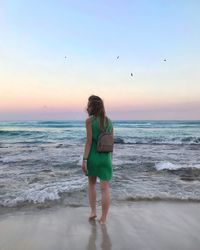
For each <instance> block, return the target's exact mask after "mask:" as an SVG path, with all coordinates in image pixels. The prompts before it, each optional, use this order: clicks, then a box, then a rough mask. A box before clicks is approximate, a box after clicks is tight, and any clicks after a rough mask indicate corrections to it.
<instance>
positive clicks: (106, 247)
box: [87, 220, 112, 250]
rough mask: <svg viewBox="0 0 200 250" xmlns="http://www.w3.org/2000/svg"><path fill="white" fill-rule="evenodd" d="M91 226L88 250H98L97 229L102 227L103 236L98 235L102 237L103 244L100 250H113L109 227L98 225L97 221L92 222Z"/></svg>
mask: <svg viewBox="0 0 200 250" xmlns="http://www.w3.org/2000/svg"><path fill="white" fill-rule="evenodd" d="M90 225H91V233H90V236H89V241H88V245H87V250H96V249H97V247H96V243H97V242H96V241H97V231H98V230H97V227H100V230H101V235H100V234H98V236H99V235H100V236H101V244H100V248H101V249H102V250H111V249H112V243H111V239H110V237H109V234H108V231H107V227H106V225H99V224H98V225H97V222H96V220H94V221H90Z"/></svg>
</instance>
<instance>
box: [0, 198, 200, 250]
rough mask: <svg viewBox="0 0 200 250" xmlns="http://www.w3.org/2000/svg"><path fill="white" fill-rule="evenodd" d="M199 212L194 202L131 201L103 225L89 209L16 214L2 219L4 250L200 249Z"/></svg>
mask: <svg viewBox="0 0 200 250" xmlns="http://www.w3.org/2000/svg"><path fill="white" fill-rule="evenodd" d="M199 211H200V204H199V203H192V202H163V201H162V202H161V201H158V202H144V201H141V202H130V203H126V204H122V205H117V206H114V205H113V206H111V208H110V214H109V218H108V220H107V224H106V225H105V226H101V225H100V224H99V223H98V220H96V221H93V222H89V221H88V219H87V216H88V214H89V209H88V208H87V207H53V208H49V209H43V210H38V211H28V212H27V211H16V212H12V213H7V214H2V215H1V216H0V249H1V250H11V249H15V250H18V249H19V250H25V249H26V250H28V249H29V250H35V249H37V250H38V249H40V250H43V249H48V250H51V249H52V250H53V249H54V250H55V249H57V250H61V249H65V250H66V249H69V250H72V249H88V250H92V249H106V250H110V249H114V250H117V249H119V250H121V249H126V250H129V249H137V250H140V249H148V250H150V249H152V250H156V249H159V250H160V249H162V250H165V249H170V250H173V249H174V250H178V249H181V250H184V249H185V250H189V249H190V250H199V249H200V237H199V235H200V213H199ZM98 215H100V207H99V208H98Z"/></svg>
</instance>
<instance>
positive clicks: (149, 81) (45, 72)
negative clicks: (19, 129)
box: [0, 0, 200, 121]
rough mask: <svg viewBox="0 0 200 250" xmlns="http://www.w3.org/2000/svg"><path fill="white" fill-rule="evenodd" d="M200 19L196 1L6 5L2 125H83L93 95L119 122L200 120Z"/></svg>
mask: <svg viewBox="0 0 200 250" xmlns="http://www.w3.org/2000/svg"><path fill="white" fill-rule="evenodd" d="M199 10H200V1H199V0H189V1H188V0H187V1H185V0H135V1H134V0H123V1H121V0H120V1H118V0H115V1H114V0H112V1H111V0H101V1H100V0H99V1H96V0H93V1H88V0H84V1H82V0H79V1H78V0H69V1H68V0H49V1H45V0H34V1H33V0H32V1H31V0H30V1H27V0H17V1H16V0H0V120H1V121H3V120H54V119H56V120H58V119H61V120H71V119H76V120H82V119H84V118H85V117H86V116H87V114H86V112H85V107H86V105H87V99H88V97H89V96H90V95H91V94H95V95H99V96H100V97H102V99H103V100H104V103H105V107H106V112H107V114H108V115H109V116H110V117H111V118H112V119H120V120H124V119H128V120H135V119H145V120H147V119H200V14H199ZM118 56H119V58H118V59H117V57H118ZM131 73H132V74H133V76H131Z"/></svg>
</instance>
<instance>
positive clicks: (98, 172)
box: [82, 95, 113, 224]
mask: <svg viewBox="0 0 200 250" xmlns="http://www.w3.org/2000/svg"><path fill="white" fill-rule="evenodd" d="M87 112H88V115H89V118H87V119H86V121H85V126H86V131H87V139H86V144H85V149H84V156H83V163H82V170H83V172H84V173H85V175H86V176H88V197H89V203H90V207H91V214H90V217H89V219H95V218H96V217H97V215H96V181H97V177H99V178H100V181H101V182H100V183H101V196H102V197H101V198H102V199H101V204H102V215H101V217H100V219H99V223H100V224H105V223H106V217H107V214H108V210H109V206H110V191H109V181H110V180H111V178H112V153H111V152H109V153H102V152H101V153H99V152H97V138H98V135H99V134H100V132H101V131H103V130H105V129H106V131H108V132H112V133H113V125H112V122H111V120H110V119H109V118H108V117H107V116H106V114H105V109H104V103H103V100H102V99H101V98H100V97H99V96H95V95H91V96H90V97H89V98H88V105H87Z"/></svg>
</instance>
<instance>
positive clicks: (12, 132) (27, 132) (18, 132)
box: [0, 130, 44, 136]
mask: <svg viewBox="0 0 200 250" xmlns="http://www.w3.org/2000/svg"><path fill="white" fill-rule="evenodd" d="M38 134H39V135H41V134H44V132H42V131H30V130H0V136H1V135H7V136H16V135H22V136H33V135H34V136H35V135H38Z"/></svg>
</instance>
